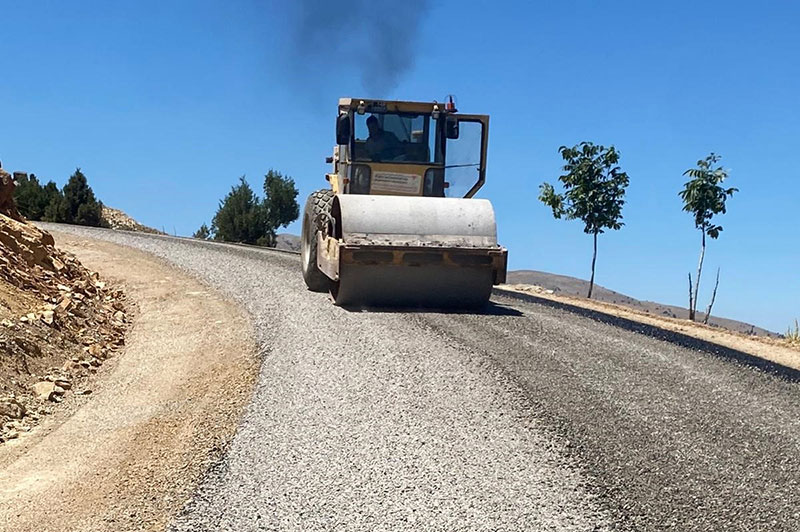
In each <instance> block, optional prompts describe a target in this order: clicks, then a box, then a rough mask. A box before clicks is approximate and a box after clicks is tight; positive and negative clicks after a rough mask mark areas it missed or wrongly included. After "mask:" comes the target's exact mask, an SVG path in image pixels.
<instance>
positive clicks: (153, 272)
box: [0, 233, 258, 532]
mask: <svg viewBox="0 0 800 532" xmlns="http://www.w3.org/2000/svg"><path fill="white" fill-rule="evenodd" d="M54 234H55V237H56V239H57V241H58V245H59V247H63V248H65V249H67V250H69V251H71V252H73V253H74V254H75V255H76V256H77V257H79V258H80V260H81V262H82V263H83V264H86V265H87V266H88V267H90V268H91V269H93V270H97V271H99V272H101V274H102V275H103V276H104V278H108V279H110V280H111V281H112V282H114V283H116V284H118V285H119V286H122V287H123V289H124V290H125V293H126V297H128V298H129V300H130V302H131V304H134V305H135V308H136V313H135V319H134V320H133V321H132V324H131V326H130V328H129V330H128V332H127V335H126V342H125V344H126V345H125V348H124V350H123V351H122V352H120V353H119V356H116V357H114V358H113V359H112V360H111V361H110V362H109V363H107V364H105V365H104V366H103V367H101V368H100V369H99V371H98V375H97V376H96V377H95V378H94V379H93V380H92V382H91V384H92V389H93V393H92V394H91V395H88V396H85V395H84V396H75V395H72V396H70V397H68V398H67V399H66V400H65V401H64V405H62V406H61V407H60V408H59V411H58V412H56V413H55V415H52V416H48V417H47V418H46V420H45V421H44V422H43V423H42V424H41V426H40V427H38V428H37V429H36V430H34V431H32V432H30V433H29V434H25V435H22V436H21V437H19V438H18V439H16V440H14V441H12V442H9V443H8V444H5V445H2V446H0V530H9V531H10V530H14V531H15V532H28V531H30V532H40V531H43V530H53V531H55V530H80V531H109V532H110V531H114V532H116V531H118V530H153V531H156V530H164V529H165V527H166V524H167V523H168V522H169V520H170V518H171V517H172V516H174V515H176V514H177V513H178V512H179V511H180V510H181V509H182V508H183V507H184V505H185V504H186V502H187V501H188V500H189V497H190V496H191V494H192V493H193V492H194V489H195V487H196V486H197V483H198V482H199V479H200V477H201V475H202V474H203V472H204V471H205V470H206V469H207V468H208V466H209V464H210V463H211V462H213V461H215V460H217V459H218V458H219V456H220V454H221V453H222V452H223V450H224V449H225V448H226V446H227V443H228V442H229V441H230V439H231V438H232V436H233V433H234V430H235V427H236V425H237V423H238V420H239V416H240V415H241V411H242V408H243V406H244V405H245V404H246V402H247V400H248V398H249V397H250V394H251V393H252V387H253V383H254V382H255V377H256V375H257V372H258V357H257V353H256V348H255V344H254V342H253V340H252V337H253V332H252V329H251V325H250V321H249V320H248V318H247V316H246V315H245V314H244V312H243V311H242V310H241V309H240V308H239V307H237V306H236V305H234V304H232V303H230V302H228V301H227V300H225V299H224V298H222V297H221V296H220V295H219V294H218V293H217V292H216V291H214V290H213V289H211V288H209V287H208V286H206V285H203V284H202V283H200V282H198V281H196V280H194V279H193V278H191V277H189V276H188V275H186V274H184V273H181V272H180V271H178V270H176V269H174V268H173V267H170V266H168V265H167V264H166V263H164V262H161V261H160V260H158V259H155V258H154V257H152V256H151V255H148V254H145V253H142V252H140V251H135V250H132V249H130V248H126V247H122V246H117V245H114V244H110V243H105V242H100V241H93V240H86V239H82V238H76V237H72V236H68V235H66V234H62V233H54Z"/></svg>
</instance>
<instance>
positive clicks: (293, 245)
mask: <svg viewBox="0 0 800 532" xmlns="http://www.w3.org/2000/svg"><path fill="white" fill-rule="evenodd" d="M275 240H276V241H277V243H276V244H275V248H276V249H285V250H287V251H300V237H299V236H297V235H291V234H289V233H281V234H278V235H275Z"/></svg>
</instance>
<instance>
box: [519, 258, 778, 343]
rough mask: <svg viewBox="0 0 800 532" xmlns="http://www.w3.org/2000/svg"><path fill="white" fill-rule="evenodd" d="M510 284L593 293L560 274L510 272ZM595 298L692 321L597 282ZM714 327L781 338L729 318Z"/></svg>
mask: <svg viewBox="0 0 800 532" xmlns="http://www.w3.org/2000/svg"><path fill="white" fill-rule="evenodd" d="M506 282H507V283H508V284H529V285H536V286H540V287H542V288H544V289H547V290H552V291H553V293H554V294H562V295H568V296H579V297H586V293H587V292H588V291H589V281H584V280H583V279H577V278H575V277H568V276H566V275H557V274H554V273H547V272H540V271H536V270H514V271H510V272H508V278H507V281H506ZM592 299H595V300H597V301H603V302H606V303H615V304H617V305H624V306H626V307H630V308H633V309H635V310H639V311H641V312H646V313H648V314H654V315H662V316H667V317H669V318H678V319H688V318H689V311H688V310H686V309H685V308H682V307H676V306H673V305H665V304H662V303H655V302H653V301H640V300H638V299H635V298H633V297H630V296H626V295H625V294H620V293H619V292H615V291H613V290H609V289H608V288H604V287H602V286H600V285H598V284H596V283H595V285H594V290H593V293H592ZM697 315H698V318H699V319H701V320H702V319H703V318H704V317H705V313H701V312H698V313H697ZM708 322H709V324H710V325H716V326H718V327H722V328H723V329H728V330H732V331H737V332H740V333H744V334H754V335H759V336H773V337H776V336H778V335H777V334H775V333H774V332H772V331H768V330H766V329H762V328H761V327H756V326H755V325H752V324H750V323H744V322H741V321H736V320H729V319H727V318H720V317H717V316H714V315H712V316H711V318H710V319H709V320H708Z"/></svg>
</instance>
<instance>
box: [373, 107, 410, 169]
mask: <svg viewBox="0 0 800 532" xmlns="http://www.w3.org/2000/svg"><path fill="white" fill-rule="evenodd" d="M367 129H368V130H369V137H367V142H366V146H365V147H366V149H367V154H368V155H369V157H370V159H372V160H373V161H381V160H384V161H385V160H389V159H392V158H394V157H397V156H398V155H399V154H400V151H401V150H402V145H401V143H400V139H398V138H397V135H395V134H394V133H392V132H391V131H385V130H384V129H383V128H381V126H380V124H379V123H378V118H377V117H376V116H375V115H372V116H370V117H369V118H367Z"/></svg>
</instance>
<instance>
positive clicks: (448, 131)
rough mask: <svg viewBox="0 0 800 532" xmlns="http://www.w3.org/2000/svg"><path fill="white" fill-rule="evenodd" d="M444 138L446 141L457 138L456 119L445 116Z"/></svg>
mask: <svg viewBox="0 0 800 532" xmlns="http://www.w3.org/2000/svg"><path fill="white" fill-rule="evenodd" d="M445 136H446V137H447V138H448V139H457V138H458V118H456V117H455V116H452V115H447V119H446V120H445Z"/></svg>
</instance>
